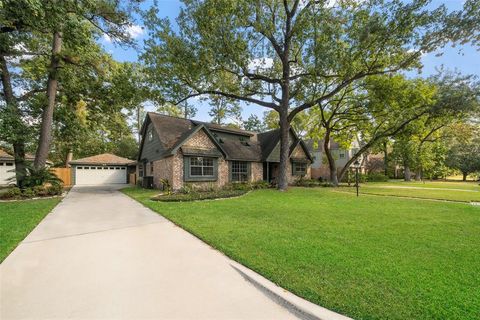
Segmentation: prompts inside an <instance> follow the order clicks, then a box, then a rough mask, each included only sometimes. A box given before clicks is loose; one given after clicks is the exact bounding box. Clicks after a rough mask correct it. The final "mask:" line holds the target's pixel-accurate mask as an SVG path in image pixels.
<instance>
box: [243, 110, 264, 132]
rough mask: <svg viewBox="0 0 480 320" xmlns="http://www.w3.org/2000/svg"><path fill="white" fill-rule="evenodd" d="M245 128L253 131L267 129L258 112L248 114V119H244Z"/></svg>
mask: <svg viewBox="0 0 480 320" xmlns="http://www.w3.org/2000/svg"><path fill="white" fill-rule="evenodd" d="M243 128H244V129H245V130H248V131H253V132H263V131H265V126H264V125H263V123H262V121H261V120H260V119H259V118H258V116H257V115H256V114H253V113H252V114H251V115H250V116H248V119H247V120H245V121H243Z"/></svg>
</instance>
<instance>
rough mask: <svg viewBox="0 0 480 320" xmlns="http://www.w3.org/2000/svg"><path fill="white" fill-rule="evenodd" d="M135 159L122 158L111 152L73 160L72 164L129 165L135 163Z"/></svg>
mask: <svg viewBox="0 0 480 320" xmlns="http://www.w3.org/2000/svg"><path fill="white" fill-rule="evenodd" d="M134 163H135V161H134V160H130V159H127V158H122V157H119V156H116V155H114V154H111V153H103V154H98V155H95V156H91V157H86V158H82V159H77V160H72V161H70V164H98V165H129V164H134Z"/></svg>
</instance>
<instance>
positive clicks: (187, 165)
mask: <svg viewBox="0 0 480 320" xmlns="http://www.w3.org/2000/svg"><path fill="white" fill-rule="evenodd" d="M192 158H208V159H212V163H213V175H211V176H198V175H191V170H190V169H191V159H192ZM208 167H209V166H208ZM217 179H218V159H217V158H215V157H204V156H184V157H183V180H184V181H217Z"/></svg>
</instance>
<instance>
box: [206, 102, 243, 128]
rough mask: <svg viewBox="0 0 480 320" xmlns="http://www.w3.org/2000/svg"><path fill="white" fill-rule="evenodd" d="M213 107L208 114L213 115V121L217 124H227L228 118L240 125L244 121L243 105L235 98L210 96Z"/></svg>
mask: <svg viewBox="0 0 480 320" xmlns="http://www.w3.org/2000/svg"><path fill="white" fill-rule="evenodd" d="M210 102H211V106H212V107H211V109H210V111H209V112H208V115H209V116H210V117H212V122H213V123H216V124H225V123H226V121H227V120H230V121H233V123H234V124H236V125H237V126H240V123H241V122H242V107H240V104H239V103H238V102H237V101H235V100H230V99H225V98H222V97H219V96H214V97H211V98H210Z"/></svg>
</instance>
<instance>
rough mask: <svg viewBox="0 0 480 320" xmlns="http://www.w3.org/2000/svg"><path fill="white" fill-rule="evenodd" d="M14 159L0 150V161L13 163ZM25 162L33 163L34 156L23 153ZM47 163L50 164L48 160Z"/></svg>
mask: <svg viewBox="0 0 480 320" xmlns="http://www.w3.org/2000/svg"><path fill="white" fill-rule="evenodd" d="M14 159H15V158H14V157H13V156H12V155H11V154H9V153H8V152H6V151H5V150H3V149H0V160H11V161H13V160H14ZM25 160H27V161H34V160H35V156H34V155H33V154H31V153H28V152H27V153H25ZM47 163H48V164H52V162H51V161H50V160H47Z"/></svg>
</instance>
